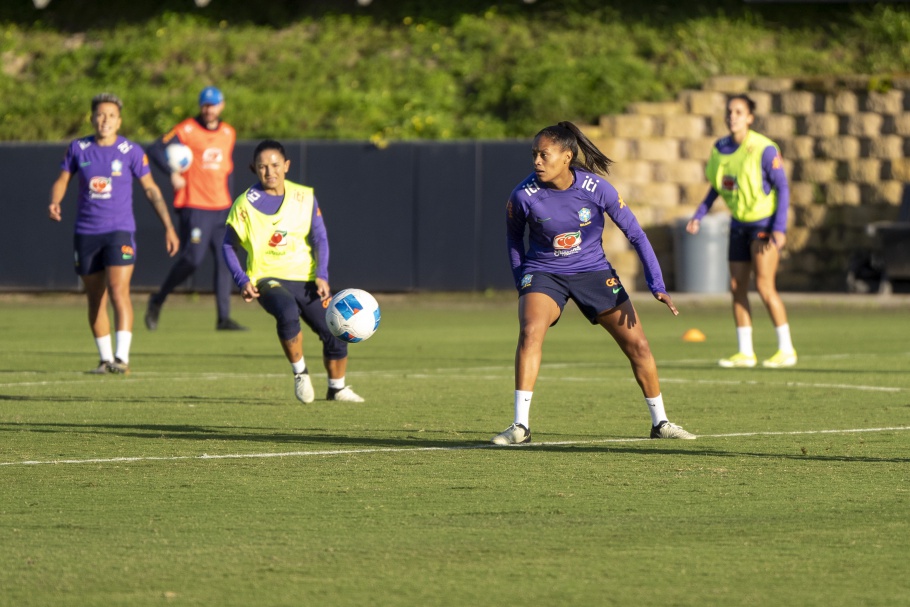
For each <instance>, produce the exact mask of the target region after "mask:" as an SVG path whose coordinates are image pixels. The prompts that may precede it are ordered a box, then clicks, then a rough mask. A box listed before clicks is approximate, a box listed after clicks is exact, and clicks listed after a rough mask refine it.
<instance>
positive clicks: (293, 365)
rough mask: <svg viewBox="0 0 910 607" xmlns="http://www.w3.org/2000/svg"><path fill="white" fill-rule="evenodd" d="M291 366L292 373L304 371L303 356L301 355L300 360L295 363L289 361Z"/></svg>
mask: <svg viewBox="0 0 910 607" xmlns="http://www.w3.org/2000/svg"><path fill="white" fill-rule="evenodd" d="M291 368H292V369H293V370H294V375H299V374H300V373H303V372H304V371H306V362H305V361H304V360H303V357H302V356H301V357H300V360H298V361H297V362H295V363H291Z"/></svg>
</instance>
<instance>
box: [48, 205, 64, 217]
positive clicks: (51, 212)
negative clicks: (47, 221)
mask: <svg viewBox="0 0 910 607" xmlns="http://www.w3.org/2000/svg"><path fill="white" fill-rule="evenodd" d="M47 216H48V217H50V218H51V219H53V220H54V221H62V220H63V214H62V213H61V212H60V203H59V202H52V203H51V204H50V206H48V207H47Z"/></svg>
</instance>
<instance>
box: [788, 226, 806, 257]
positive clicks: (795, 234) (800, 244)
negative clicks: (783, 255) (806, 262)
mask: <svg viewBox="0 0 910 607" xmlns="http://www.w3.org/2000/svg"><path fill="white" fill-rule="evenodd" d="M811 234H812V229H811V228H807V227H800V226H794V227H792V228H788V229H787V248H788V249H790V251H792V252H796V251H802V250H803V249H805V248H806V245H807V244H808V242H809V236H811Z"/></svg>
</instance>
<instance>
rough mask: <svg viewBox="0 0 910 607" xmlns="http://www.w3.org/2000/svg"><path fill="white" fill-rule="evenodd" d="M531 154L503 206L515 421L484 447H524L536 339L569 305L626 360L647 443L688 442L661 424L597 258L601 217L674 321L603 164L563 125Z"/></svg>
mask: <svg viewBox="0 0 910 607" xmlns="http://www.w3.org/2000/svg"><path fill="white" fill-rule="evenodd" d="M531 151H532V157H533V165H534V172H533V173H532V174H531V175H529V176H528V177H527V178H526V179H525V180H524V181H522V182H521V183H520V184H518V186H517V187H516V188H515V189H514V190H513V191H512V195H511V196H510V197H509V202H508V204H507V205H506V233H507V239H508V246H509V258H510V261H511V264H512V274H513V276H514V278H515V286H516V287H517V288H518V294H519V297H518V321H519V325H520V332H519V336H518V347H517V349H516V352H515V421H514V423H513V424H512V425H511V426H509V427H508V428H506V429H505V430H504V431H503V432H502V433H500V434H498V435H496V436H495V437H493V444H496V445H515V444H521V443H527V442H530V440H531V430H530V424H529V422H528V418H529V412H530V408H531V397H532V395H533V390H534V384H535V383H536V381H537V374H538V371H539V370H540V361H541V357H542V352H543V341H544V337H545V336H546V334H547V330H548V329H549V328H550V327H552V326H553V325H555V324H556V323H557V322H558V321H559V318H560V316H561V315H562V311H563V307H564V306H565V304H566V302H567V301H568V300H569V299H572V300H573V301H574V302H575V303H576V304H577V305H578V308H579V309H580V310H581V312H582V313H583V314H584V315H585V317H587V319H588V320H589V321H590V322H591V324H597V325H600V326H601V327H603V328H604V329H606V330H607V332H608V333H609V334H610V335H611V336H612V337H613V339H614V340H615V341H616V343H617V344H618V345H619V347H620V349H621V350H622V351H623V353H624V354H625V355H626V357H627V358H628V359H629V362H630V363H631V365H632V372H633V374H634V375H635V379H636V381H637V382H638V385H639V387H640V388H641V391H642V393H643V394H644V397H645V401H646V403H647V405H648V410H649V411H650V413H651V433H650V436H651V438H682V439H694V438H695V435H694V434H690V433H689V432H686V431H685V430H684V429H683V428H682V427H680V426H678V425H676V424H672V423H670V422H669V421H668V419H667V415H666V413H665V411H664V404H663V396H662V395H661V391H660V380H659V378H658V376H657V365H656V363H655V362H654V356H653V355H652V354H651V347H650V346H649V345H648V340H647V338H646V337H645V334H644V331H643V329H642V326H641V320H640V319H639V318H638V314H637V313H636V311H635V308H634V307H633V306H632V301H631V300H630V299H629V295H628V293H627V292H626V289H625V287H623V285H622V282H621V281H620V279H619V277H618V276H617V275H616V271H615V270H614V269H613V267H612V266H611V265H610V262H609V261H607V258H606V255H605V254H604V251H603V245H602V244H601V241H602V237H603V231H604V227H605V220H604V215H607V216H609V217H610V220H611V221H612V222H613V223H614V224H616V226H617V227H618V228H619V229H620V230H622V232H623V234H625V236H626V238H628V239H629V242H630V243H631V244H632V246H633V247H634V248H635V250H636V252H637V253H638V257H639V259H641V262H642V264H643V266H644V270H645V279H646V280H647V283H648V287H649V288H650V290H651V293H653V294H654V297H655V298H657V300H658V301H661V302H662V303H664V304H665V305H666V306H667V307H668V308H669V309H670V311H671V312H672V313H673V314H674V315H675V314H678V311H677V310H676V307H675V306H674V305H673V301H672V300H671V299H670V296H669V295H668V294H667V290H666V288H665V287H664V282H663V277H662V275H661V271H660V265H659V264H658V262H657V258H656V256H655V255H654V250H653V249H652V248H651V243H649V242H648V238H647V236H646V235H645V233H644V231H643V230H642V229H641V226H640V225H639V224H638V220H637V219H636V218H635V215H633V214H632V211H631V209H629V207H628V205H627V204H626V203H625V202H624V201H623V199H622V197H621V196H620V195H619V193H618V192H617V191H616V189H615V188H614V187H613V186H612V185H610V183H609V182H607V180H606V179H605V178H604V175H606V174H607V173H608V172H609V167H610V165H611V164H612V163H613V161H612V160H610V159H609V158H607V157H606V156H605V155H604V154H603V153H602V152H601V151H600V150H599V149H597V147H596V146H595V145H594V144H593V143H591V141H590V140H589V139H588V138H587V137H586V136H585V135H584V133H582V132H581V131H580V130H579V129H578V127H576V126H575V125H574V124H572V123H571V122H560V123H559V124H557V125H555V126H549V127H547V128H545V129H543V130H542V131H540V132H539V133H538V134H537V136H536V137H535V138H534V144H533V148H532V150H531ZM580 153H581V154H580ZM526 231H527V232H528V237H529V238H528V241H529V247H528V248H527V250H526V249H525V245H524V236H525V232H526Z"/></svg>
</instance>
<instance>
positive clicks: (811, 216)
mask: <svg viewBox="0 0 910 607" xmlns="http://www.w3.org/2000/svg"><path fill="white" fill-rule="evenodd" d="M827 215H828V207H826V206H824V205H821V204H811V205H809V206H802V207H794V208H793V216H794V218H793V220H794V224H795V225H797V226H802V227H806V228H818V227H821V226H823V225H825V217H827Z"/></svg>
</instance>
